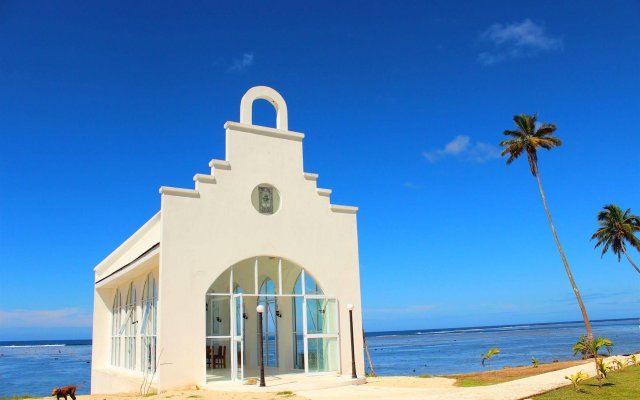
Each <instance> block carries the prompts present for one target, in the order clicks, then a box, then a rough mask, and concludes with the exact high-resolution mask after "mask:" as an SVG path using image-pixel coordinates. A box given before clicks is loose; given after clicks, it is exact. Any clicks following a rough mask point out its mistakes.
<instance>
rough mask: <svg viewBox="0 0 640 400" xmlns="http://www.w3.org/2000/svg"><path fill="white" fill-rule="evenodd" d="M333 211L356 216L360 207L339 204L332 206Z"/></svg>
mask: <svg viewBox="0 0 640 400" xmlns="http://www.w3.org/2000/svg"><path fill="white" fill-rule="evenodd" d="M331 211H333V212H337V213H345V214H355V213H357V212H358V207H353V206H340V205H337V204H331Z"/></svg>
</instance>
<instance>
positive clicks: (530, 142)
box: [500, 114, 593, 340]
mask: <svg viewBox="0 0 640 400" xmlns="http://www.w3.org/2000/svg"><path fill="white" fill-rule="evenodd" d="M537 119H538V114H533V115H524V114H520V115H515V116H514V117H513V121H514V122H515V123H516V126H517V127H518V129H517V130H506V131H504V134H505V135H506V136H509V137H511V138H512V139H509V140H503V141H502V142H500V146H504V150H502V154H501V155H502V156H505V155H507V154H509V158H508V159H507V165H509V164H511V163H512V162H513V160H515V159H516V158H518V157H520V156H521V155H522V153H525V152H526V154H527V159H528V160H529V167H530V168H531V174H532V175H533V176H534V177H536V179H537V180H538V189H539V190H540V197H542V205H543V206H544V211H545V212H546V213H547V219H548V220H549V225H551V233H553V238H554V239H555V241H556V246H558V251H559V252H560V258H562V263H563V264H564V269H565V271H566V272H567V276H568V277H569V282H571V287H572V288H573V292H574V293H575V295H576V299H577V300H578V305H579V306H580V311H581V312H582V318H583V319H584V324H585V327H586V329H587V337H588V338H589V339H590V340H591V339H593V333H592V332H591V323H590V322H589V317H588V316H587V310H586V309H585V307H584V303H583V302H582V297H581V296H580V291H579V290H578V287H577V286H576V282H575V280H574V279H573V274H572V273H571V268H569V263H568V262H567V257H566V256H565V255H564V251H563V250H562V246H561V245H560V239H558V234H557V233H556V228H555V226H554V225H553V220H552V219H551V213H550V212H549V207H548V206H547V199H546V198H545V196H544V190H543V189H542V181H541V180H540V171H539V170H538V149H539V148H540V147H542V148H543V149H545V150H551V149H553V148H554V147H557V146H560V145H561V144H562V141H561V140H560V139H558V138H557V137H555V136H553V132H555V130H556V126H555V124H548V123H544V124H541V125H539V126H536V121H537Z"/></svg>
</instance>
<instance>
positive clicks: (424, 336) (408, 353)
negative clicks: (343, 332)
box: [365, 318, 640, 375]
mask: <svg viewBox="0 0 640 400" xmlns="http://www.w3.org/2000/svg"><path fill="white" fill-rule="evenodd" d="M591 327H592V329H593V334H594V336H606V337H608V338H609V339H611V340H613V342H614V344H615V345H614V347H613V351H612V353H613V354H629V353H634V352H638V351H640V319H637V318H634V319H625V320H610V321H592V322H591ZM584 332H585V330H584V323H583V322H564V323H552V324H530V325H506V326H492V327H475V328H461V329H430V330H416V331H400V332H373V333H370V334H368V335H367V342H368V344H369V352H370V353H371V358H372V360H373V366H374V369H375V372H376V373H377V374H378V375H448V374H459V373H468V372H476V371H483V370H487V369H502V368H503V367H505V366H512V367H514V366H518V365H531V357H532V356H533V357H536V358H538V360H539V361H540V363H548V362H553V361H554V360H560V361H564V360H571V359H580V356H574V355H573V352H572V351H571V348H572V347H573V345H574V344H575V343H576V342H577V341H578V338H579V337H580V335H583V334H584ZM491 347H499V348H500V350H501V353H500V354H498V355H497V356H494V357H493V358H492V360H491V362H490V365H489V366H488V367H483V366H482V364H481V359H482V357H481V356H480V355H481V354H482V353H485V352H486V351H487V350H489V349H490V348H491ZM604 351H606V350H604V349H603V352H604ZM365 363H366V360H365ZM368 370H369V368H368V366H367V371H368Z"/></svg>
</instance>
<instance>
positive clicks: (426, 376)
mask: <svg viewBox="0 0 640 400" xmlns="http://www.w3.org/2000/svg"><path fill="white" fill-rule="evenodd" d="M418 378H433V375H418Z"/></svg>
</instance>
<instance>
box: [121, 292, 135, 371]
mask: <svg viewBox="0 0 640 400" xmlns="http://www.w3.org/2000/svg"><path fill="white" fill-rule="evenodd" d="M124 310H125V317H124V366H125V368H128V369H133V370H135V369H136V326H137V325H136V323H137V322H138V315H137V312H136V311H137V309H136V287H135V286H133V283H131V284H129V291H128V292H127V304H126V305H125V307H124Z"/></svg>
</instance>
